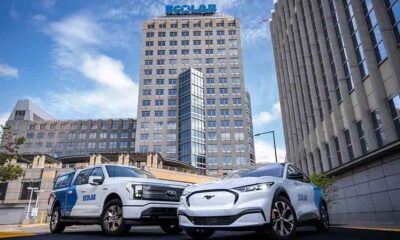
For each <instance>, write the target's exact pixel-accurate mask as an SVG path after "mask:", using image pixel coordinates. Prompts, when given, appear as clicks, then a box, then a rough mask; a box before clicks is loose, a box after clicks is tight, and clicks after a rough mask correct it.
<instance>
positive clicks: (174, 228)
mask: <svg viewBox="0 0 400 240" xmlns="http://www.w3.org/2000/svg"><path fill="white" fill-rule="evenodd" d="M160 227H161V229H162V230H163V231H164V232H165V233H166V234H168V235H174V234H178V233H181V232H182V229H181V228H180V227H179V225H178V224H163V225H161V226H160Z"/></svg>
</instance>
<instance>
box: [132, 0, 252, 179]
mask: <svg viewBox="0 0 400 240" xmlns="http://www.w3.org/2000/svg"><path fill="white" fill-rule="evenodd" d="M182 7H183V6H182ZM171 9H173V8H171ZM167 13H168V7H167ZM190 68H193V69H195V70H197V71H199V72H201V74H202V75H203V78H204V106H205V107H204V115H205V145H206V162H207V164H206V165H205V164H204V163H202V162H192V164H194V165H195V166H196V167H198V168H199V169H204V165H205V168H206V169H207V172H208V174H210V175H222V174H223V173H224V172H226V171H229V170H232V169H236V168H240V167H243V166H248V165H251V164H254V163H255V154H254V141H253V128H252V116H251V103H250V95H249V93H248V92H247V90H246V88H245V83H244V77H243V66H242V50H241V44H240V21H239V19H238V18H234V17H231V16H225V15H222V14H219V13H215V14H213V13H211V14H184V15H183V14H182V15H166V16H161V17H156V18H153V19H149V20H146V21H145V22H144V24H143V33H142V60H141V68H140V69H141V70H140V71H141V72H140V84H139V101H138V114H137V122H138V128H137V131H136V139H137V141H136V150H137V151H139V152H147V151H157V152H160V153H161V154H162V155H163V156H164V157H165V158H171V159H178V160H180V161H188V160H186V159H185V158H184V156H180V155H179V149H178V142H179V136H180V135H181V133H180V129H179V126H178V118H177V116H179V114H180V113H179V106H180V103H179V100H180V97H179V96H178V95H179V94H180V93H179V84H180V80H179V75H180V74H181V73H182V72H184V71H185V70H187V69H190ZM192 149H193V150H194V149H196V148H195V147H191V148H190V150H192Z"/></svg>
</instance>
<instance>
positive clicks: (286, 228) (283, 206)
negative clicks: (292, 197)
mask: <svg viewBox="0 0 400 240" xmlns="http://www.w3.org/2000/svg"><path fill="white" fill-rule="evenodd" d="M271 223H272V227H271V236H272V238H273V239H276V240H288V239H294V236H295V234H296V224H297V222H296V215H295V211H294V209H293V206H292V204H291V203H290V201H289V200H288V199H287V198H285V197H282V196H278V197H277V198H276V199H275V201H274V203H273V205H272V210H271Z"/></svg>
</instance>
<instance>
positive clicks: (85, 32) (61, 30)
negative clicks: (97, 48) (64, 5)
mask: <svg viewBox="0 0 400 240" xmlns="http://www.w3.org/2000/svg"><path fill="white" fill-rule="evenodd" d="M46 32H47V33H48V34H49V35H51V36H52V37H53V38H54V40H55V41H56V42H57V44H58V45H59V46H61V47H64V48H67V49H69V50H78V48H80V47H83V46H85V45H100V44H101V39H102V37H103V36H104V35H105V34H104V32H103V29H102V28H101V27H100V26H99V25H98V24H97V23H96V22H95V20H94V19H92V18H90V17H89V16H87V15H84V14H80V15H74V16H71V17H68V18H66V19H63V20H62V21H60V22H54V23H51V24H50V25H49V26H48V29H47V30H46Z"/></svg>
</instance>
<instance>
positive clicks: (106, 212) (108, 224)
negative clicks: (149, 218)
mask: <svg viewBox="0 0 400 240" xmlns="http://www.w3.org/2000/svg"><path fill="white" fill-rule="evenodd" d="M130 228H131V226H130V225H127V224H125V221H124V219H123V213H122V202H121V200H119V199H113V200H111V201H109V202H107V203H106V204H105V205H104V209H103V213H102V214H101V229H102V230H103V232H104V233H106V234H107V235H113V236H118V235H123V234H125V233H127V232H129V230H130Z"/></svg>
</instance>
